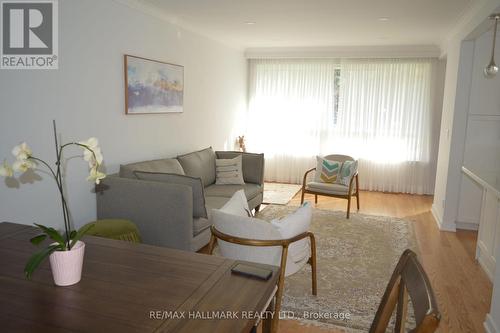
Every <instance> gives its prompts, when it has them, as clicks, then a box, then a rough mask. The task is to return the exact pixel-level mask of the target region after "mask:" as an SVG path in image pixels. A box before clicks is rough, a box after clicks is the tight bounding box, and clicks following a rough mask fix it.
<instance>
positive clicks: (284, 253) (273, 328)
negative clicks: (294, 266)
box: [271, 246, 288, 333]
mask: <svg viewBox="0 0 500 333" xmlns="http://www.w3.org/2000/svg"><path fill="white" fill-rule="evenodd" d="M287 257H288V246H285V247H283V250H282V251H281V265H280V277H279V279H278V291H277V292H276V306H275V307H274V317H273V321H272V323H271V332H273V333H277V332H278V326H279V320H280V310H281V299H282V298H283V290H284V289H285V270H286V258H287Z"/></svg>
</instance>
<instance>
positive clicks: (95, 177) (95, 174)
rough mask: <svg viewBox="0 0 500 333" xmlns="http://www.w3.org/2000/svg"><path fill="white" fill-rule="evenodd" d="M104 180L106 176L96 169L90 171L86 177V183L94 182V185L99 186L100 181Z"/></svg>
mask: <svg viewBox="0 0 500 333" xmlns="http://www.w3.org/2000/svg"><path fill="white" fill-rule="evenodd" d="M104 178H106V174H104V173H102V172H100V171H98V170H97V168H91V169H90V176H88V177H87V180H88V181H91V182H95V183H96V185H99V183H100V182H101V180H102V179H104Z"/></svg>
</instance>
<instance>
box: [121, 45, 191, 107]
mask: <svg viewBox="0 0 500 333" xmlns="http://www.w3.org/2000/svg"><path fill="white" fill-rule="evenodd" d="M124 64H125V113H126V114H158V113H173V112H182V111H183V104H184V101H183V97H184V67H183V66H179V65H174V64H169V63H166V62H162V61H156V60H151V59H146V58H141V57H135V56H131V55H127V54H126V55H125V56H124Z"/></svg>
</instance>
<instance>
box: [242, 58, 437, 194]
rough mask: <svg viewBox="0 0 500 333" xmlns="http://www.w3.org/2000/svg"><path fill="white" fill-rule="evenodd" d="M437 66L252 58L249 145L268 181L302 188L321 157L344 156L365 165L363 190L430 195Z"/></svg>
mask: <svg viewBox="0 0 500 333" xmlns="http://www.w3.org/2000/svg"><path fill="white" fill-rule="evenodd" d="M433 67H434V61H433V60H430V59H383V60H378V59H377V60H372V59H369V60H368V59H367V60H360V59H352V60H351V59H349V60H344V59H343V60H341V61H336V60H329V59H326V60H325V59H321V60H251V61H250V91H249V93H250V94H249V96H250V100H249V117H250V121H249V127H248V147H249V148H250V149H251V150H254V151H262V152H264V153H265V156H266V170H265V178H266V180H269V181H282V182H291V183H300V182H301V181H302V179H301V177H302V175H303V173H304V171H305V170H306V169H307V168H308V167H311V166H314V164H315V163H314V157H315V156H316V155H326V154H332V153H344V154H347V155H351V156H354V157H356V158H358V159H359V161H360V163H359V172H360V182H361V184H360V187H361V188H362V189H368V190H377V191H390V192H405V193H419V194H422V193H432V191H433V188H434V177H435V165H434V164H435V161H434V160H433V158H431V156H430V155H431V154H430V145H431V142H430V137H431V136H432V134H431V107H432V103H433V102H432V101H431V95H432V94H431V86H432V78H433ZM336 79H337V80H338V81H337V82H335V80H336ZM336 89H337V90H338V91H336ZM336 92H337V93H336ZM337 103H338V104H337ZM436 144H437V143H436Z"/></svg>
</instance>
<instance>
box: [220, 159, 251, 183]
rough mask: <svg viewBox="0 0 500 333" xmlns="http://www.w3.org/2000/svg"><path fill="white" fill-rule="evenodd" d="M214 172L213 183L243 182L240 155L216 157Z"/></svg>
mask: <svg viewBox="0 0 500 333" xmlns="http://www.w3.org/2000/svg"><path fill="white" fill-rule="evenodd" d="M215 172H216V174H215V184H217V185H228V184H236V185H243V184H245V181H244V180H243V167H242V158H241V155H240V156H236V157H235V158H230V159H216V160H215Z"/></svg>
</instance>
